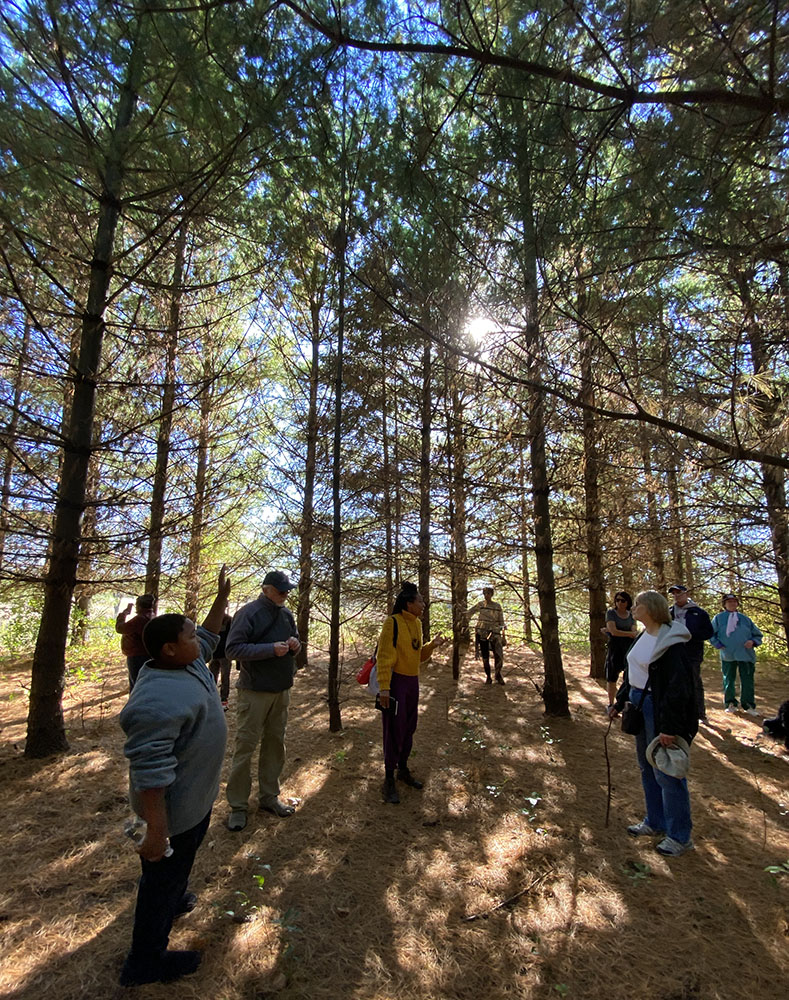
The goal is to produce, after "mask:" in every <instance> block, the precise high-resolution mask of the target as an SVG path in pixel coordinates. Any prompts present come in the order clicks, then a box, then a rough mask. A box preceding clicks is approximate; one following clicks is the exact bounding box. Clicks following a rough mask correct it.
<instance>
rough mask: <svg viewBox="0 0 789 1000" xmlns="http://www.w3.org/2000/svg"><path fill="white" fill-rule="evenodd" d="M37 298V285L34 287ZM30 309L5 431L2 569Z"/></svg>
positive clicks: (0, 542)
mask: <svg viewBox="0 0 789 1000" xmlns="http://www.w3.org/2000/svg"><path fill="white" fill-rule="evenodd" d="M33 297H34V298H35V285H34V287H33ZM30 326H31V318H30V311H29V310H28V311H27V312H26V313H25V324H24V327H23V328H22V343H21V344H20V345H19V356H18V358H17V363H16V368H15V369H14V396H13V403H12V405H11V413H10V416H9V418H8V424H7V425H6V427H5V429H4V431H3V476H2V487H0V488H1V489H2V495H0V570H2V569H3V564H4V562H5V543H6V537H7V535H8V530H9V527H10V524H11V521H10V516H9V515H10V511H11V492H12V490H11V484H12V482H13V475H14V449H15V448H16V438H17V432H18V430H19V408H20V406H21V403H22V387H23V385H24V378H25V365H26V364H27V360H28V358H27V354H28V348H29V345H30Z"/></svg>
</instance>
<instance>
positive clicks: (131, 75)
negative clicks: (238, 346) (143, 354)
mask: <svg viewBox="0 0 789 1000" xmlns="http://www.w3.org/2000/svg"><path fill="white" fill-rule="evenodd" d="M148 18H149V15H148V14H147V13H146V12H143V14H142V15H141V17H140V20H139V22H138V24H137V33H136V37H135V38H134V39H133V40H132V45H131V53H130V56H129V65H128V69H127V73H126V80H125V82H124V84H123V85H122V87H121V91H120V96H119V101H118V111H117V115H116V118H115V125H114V126H113V129H112V133H111V135H110V137H109V149H108V152H107V157H106V160H105V163H104V171H103V173H102V175H101V178H100V180H101V185H102V190H101V195H100V197H99V216H98V224H97V228H96V237H95V240H94V243H93V253H92V257H91V265H90V274H89V279H88V294H87V301H86V303H85V309H84V312H83V314H82V329H81V336H80V346H79V355H78V358H77V362H76V365H75V367H74V371H73V373H72V378H73V380H74V395H73V399H72V402H71V407H70V412H69V414H68V420H67V426H68V430H67V435H66V439H65V443H64V446H63V462H62V465H61V469H60V478H59V482H58V488H57V497H56V502H55V516H54V521H53V525H52V531H51V536H50V545H49V565H48V567H47V573H46V576H45V578H44V607H43V611H42V614H41V625H40V627H39V632H38V639H37V641H36V648H35V652H34V654H33V669H32V678H31V685H30V704H29V709H28V716H27V739H26V742H25V756H26V757H46V756H48V755H49V754H52V753H59V752H63V751H66V750H68V740H67V739H66V730H65V725H64V720H63V686H64V677H65V671H66V643H67V642H68V632H69V616H70V613H71V598H72V594H73V593H74V586H75V583H76V575H77V564H78V562H79V546H80V541H81V538H82V533H81V532H82V515H83V513H84V510H85V489H86V482H87V476H88V462H89V460H90V456H91V453H92V450H93V421H94V414H95V405H96V383H97V379H98V374H99V367H100V365H101V350H102V345H103V340H104V326H105V324H104V311H105V309H106V306H107V297H108V291H109V284H110V279H111V276H112V260H113V251H114V244H115V232H116V228H117V224H118V216H119V214H120V205H121V193H122V188H123V179H124V170H125V159H126V151H127V146H128V129H129V125H130V124H131V121H132V117H133V115H134V111H135V107H136V104H137V93H138V88H139V86H140V80H141V76H142V67H143V61H144V57H145V51H144V50H145V45H144V37H145V30H146V29H147V24H148Z"/></svg>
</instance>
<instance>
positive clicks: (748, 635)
mask: <svg viewBox="0 0 789 1000" xmlns="http://www.w3.org/2000/svg"><path fill="white" fill-rule="evenodd" d="M739 606H740V601H739V598H738V597H737V596H736V594H724V597H723V611H720V612H719V613H718V614H717V615H715V617H714V618H713V619H712V638H711V639H710V644H711V645H712V646H714V647H715V648H716V649H717V650H719V651H720V654H721V670H722V671H723V699H724V701H725V702H726V711H727V712H736V711H737V691H736V683H737V672H738V671H739V674H740V705H741V707H742V708H743V709H744V711H746V712H747V713H748V715H759V714H760V713H759V712H757V711H756V699H755V695H754V684H753V675H754V673H755V671H756V653H755V652H754V649H755V648H756V647H757V646H759V645H760V644H761V641H762V633H761V632H760V631H759V629H758V628H757V627H756V626H755V625H754V623H753V622H752V621H751V619H750V618H749V617H748V616H747V615H744V614H743V613H742V612H741V611H740V610H739Z"/></svg>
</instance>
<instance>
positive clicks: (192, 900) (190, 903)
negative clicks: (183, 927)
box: [175, 892, 197, 917]
mask: <svg viewBox="0 0 789 1000" xmlns="http://www.w3.org/2000/svg"><path fill="white" fill-rule="evenodd" d="M196 906H197V896H196V895H195V894H194V893H193V892H185V893H184V894H183V896H181V902H180V903H179V904H178V909H177V910H176V911H175V916H176V917H182V916H183V915H184V914H185V913H191V912H192V910H193V909H194V908H195V907H196Z"/></svg>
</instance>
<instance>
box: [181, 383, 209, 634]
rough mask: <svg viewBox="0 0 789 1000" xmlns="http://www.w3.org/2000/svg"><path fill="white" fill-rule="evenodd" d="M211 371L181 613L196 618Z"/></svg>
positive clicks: (206, 388) (203, 403)
mask: <svg viewBox="0 0 789 1000" xmlns="http://www.w3.org/2000/svg"><path fill="white" fill-rule="evenodd" d="M212 386H213V372H211V373H210V374H208V373H206V376H205V379H204V382H203V388H202V391H201V393H200V427H199V430H198V432H197V467H196V469H195V488H194V495H193V497H192V523H191V526H190V530H189V559H188V562H187V566H186V594H185V597H184V614H185V615H186V617H187V618H191V619H192V621H197V611H198V607H199V605H200V583H201V580H202V568H203V567H202V557H203V531H204V529H205V505H206V494H207V489H206V487H207V482H208V455H209V448H210V436H211V410H212V405H213V401H212V396H211V391H212Z"/></svg>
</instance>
